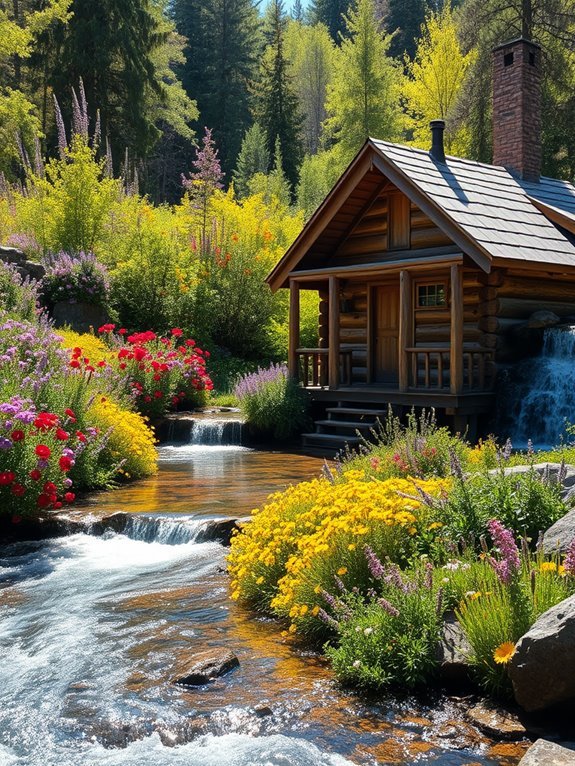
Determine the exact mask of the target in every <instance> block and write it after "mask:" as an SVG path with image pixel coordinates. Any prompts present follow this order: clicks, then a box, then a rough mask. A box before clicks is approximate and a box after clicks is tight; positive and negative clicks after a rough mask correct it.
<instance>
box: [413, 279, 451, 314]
mask: <svg viewBox="0 0 575 766" xmlns="http://www.w3.org/2000/svg"><path fill="white" fill-rule="evenodd" d="M437 306H447V288H446V285H445V282H437V283H434V284H424V285H417V308H418V309H431V308H435V307H437Z"/></svg>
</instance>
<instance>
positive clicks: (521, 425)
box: [511, 327, 575, 448]
mask: <svg viewBox="0 0 575 766" xmlns="http://www.w3.org/2000/svg"><path fill="white" fill-rule="evenodd" d="M517 378H518V379H519V380H520V382H519V383H518V384H517V388H516V389H515V390H514V393H513V399H514V401H515V407H514V408H513V426H512V430H511V440H512V442H513V444H515V445H520V444H521V445H524V444H526V443H527V441H528V439H531V441H532V442H533V444H534V445H535V446H536V447H537V448H541V447H543V446H551V445H555V444H558V443H559V441H560V439H561V438H564V436H565V428H566V425H568V424H570V423H575V327H570V328H568V329H567V328H566V329H564V330H561V329H555V328H554V329H549V330H546V332H545V335H544V338H543V350H542V352H541V355H540V356H538V357H536V358H534V359H530V360H528V361H525V362H523V363H522V364H521V366H520V368H518V370H517Z"/></svg>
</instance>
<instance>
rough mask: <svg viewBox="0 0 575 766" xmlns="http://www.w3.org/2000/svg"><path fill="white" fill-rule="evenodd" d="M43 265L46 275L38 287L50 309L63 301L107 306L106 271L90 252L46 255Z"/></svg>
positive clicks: (108, 282)
mask: <svg viewBox="0 0 575 766" xmlns="http://www.w3.org/2000/svg"><path fill="white" fill-rule="evenodd" d="M44 266H45V268H46V274H45V276H44V278H43V279H42V282H41V285H40V290H41V296H42V301H43V303H44V305H46V306H48V307H51V306H53V305H54V304H55V303H58V302H61V301H62V302H66V303H90V304H93V305H98V306H107V304H108V300H109V294H110V281H109V278H108V271H107V269H106V267H105V266H104V265H103V264H101V263H99V262H98V260H97V259H96V256H95V255H94V254H93V253H79V254H78V255H70V254H68V253H64V252H60V253H58V254H56V255H48V256H46V257H45V258H44Z"/></svg>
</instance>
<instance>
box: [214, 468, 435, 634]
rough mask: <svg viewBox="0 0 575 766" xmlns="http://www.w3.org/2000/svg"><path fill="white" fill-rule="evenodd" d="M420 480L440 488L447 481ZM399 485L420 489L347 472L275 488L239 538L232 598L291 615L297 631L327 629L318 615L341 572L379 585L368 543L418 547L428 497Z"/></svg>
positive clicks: (402, 552) (405, 550) (404, 553)
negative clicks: (420, 497) (279, 489)
mask: <svg viewBox="0 0 575 766" xmlns="http://www.w3.org/2000/svg"><path fill="white" fill-rule="evenodd" d="M418 485H419V486H420V487H421V488H422V489H424V490H425V491H426V492H428V493H431V494H435V495H437V494H439V493H440V492H442V491H445V489H446V487H447V486H448V485H447V483H446V482H445V481H442V480H437V479H433V480H430V481H427V482H425V481H418ZM400 492H403V493H404V494H407V493H409V494H413V493H414V489H413V484H412V483H411V482H409V481H406V480H401V479H392V480H387V481H383V482H380V481H374V480H370V479H369V478H368V477H366V476H365V474H363V473H362V472H360V471H348V472H346V473H344V475H343V477H342V480H341V481H340V482H338V483H333V482H332V481H330V480H329V479H328V478H321V479H316V480H314V481H311V482H303V483H301V484H299V485H297V486H295V487H290V488H289V489H288V490H286V491H285V492H281V493H277V494H275V495H272V496H271V498H270V499H269V502H268V503H267V504H266V505H265V506H264V507H263V508H262V509H261V510H260V511H258V512H257V513H256V514H255V515H254V517H253V519H252V522H251V523H250V524H249V525H248V526H247V527H245V529H244V530H243V531H242V533H241V534H239V535H237V536H236V537H234V538H233V540H232V548H231V553H230V556H229V558H228V566H229V570H230V574H231V576H232V597H233V598H241V599H242V600H245V601H247V602H248V603H250V604H251V605H253V606H256V607H257V608H260V609H267V610H272V611H273V612H274V613H275V614H277V615H279V616H281V617H284V618H289V619H290V620H291V627H290V630H291V631H292V632H295V631H296V630H299V631H301V632H303V633H304V634H317V633H322V632H324V631H325V628H324V626H323V624H322V622H321V620H320V619H319V618H318V614H319V611H320V609H322V608H325V601H324V598H323V596H322V594H323V592H324V591H325V592H329V591H331V590H332V588H333V586H334V577H335V576H337V577H339V578H340V579H341V581H342V582H343V583H344V584H349V585H350V587H351V586H354V587H357V588H359V589H360V591H362V592H365V591H366V590H368V589H369V588H370V587H371V586H372V576H371V574H370V570H369V566H368V562H367V560H366V557H365V555H364V548H365V546H366V545H368V546H370V548H371V549H372V550H373V551H374V552H375V553H376V554H377V555H378V556H379V557H380V558H382V559H386V558H390V559H391V560H393V561H402V562H405V561H406V560H407V559H408V558H409V557H410V555H411V554H412V553H413V550H414V540H415V538H416V536H417V530H418V526H419V523H420V520H419V518H418V514H419V511H420V509H421V508H422V503H421V501H419V500H418V499H416V498H413V499H412V498H406V497H404V496H402V495H401V494H399V493H400ZM421 523H424V522H423V520H422V522H421Z"/></svg>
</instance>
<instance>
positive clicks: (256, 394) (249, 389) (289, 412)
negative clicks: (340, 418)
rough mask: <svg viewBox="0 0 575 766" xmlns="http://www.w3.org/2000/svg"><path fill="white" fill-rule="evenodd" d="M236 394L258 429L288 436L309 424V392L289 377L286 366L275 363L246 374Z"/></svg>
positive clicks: (235, 391) (244, 410) (274, 435)
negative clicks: (306, 392) (307, 395)
mask: <svg viewBox="0 0 575 766" xmlns="http://www.w3.org/2000/svg"><path fill="white" fill-rule="evenodd" d="M234 394H235V396H236V397H237V399H238V401H239V404H240V409H241V410H242V413H243V414H244V416H245V418H246V422H247V423H248V425H249V426H250V427H251V428H252V429H253V430H255V431H259V432H262V433H264V434H267V435H271V436H273V437H274V438H276V439H286V438H287V437H289V436H291V435H292V434H294V433H298V431H301V429H302V428H303V427H304V426H305V424H306V423H307V399H306V394H305V392H304V391H303V390H302V389H301V388H299V387H298V386H297V384H296V383H295V382H294V381H293V380H292V379H291V378H290V377H289V376H288V371H287V367H286V366H285V365H280V364H272V365H271V366H270V367H268V368H267V369H262V368H261V367H260V368H259V369H258V370H257V372H252V373H248V374H247V375H243V376H242V377H241V378H240V379H239V381H238V383H237V384H236V387H235V389H234Z"/></svg>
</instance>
